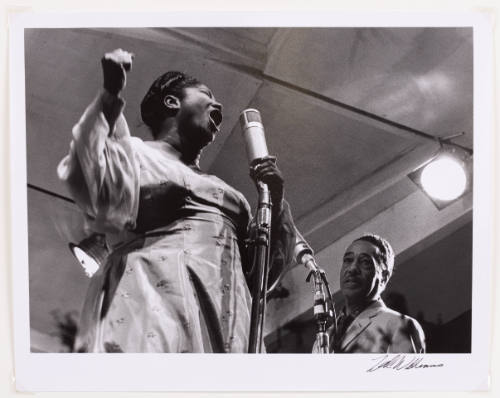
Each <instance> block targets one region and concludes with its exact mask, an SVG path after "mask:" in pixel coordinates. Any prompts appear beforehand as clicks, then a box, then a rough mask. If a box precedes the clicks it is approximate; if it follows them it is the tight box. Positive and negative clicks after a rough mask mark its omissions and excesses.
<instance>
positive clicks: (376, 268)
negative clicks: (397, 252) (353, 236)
mask: <svg viewBox="0 0 500 398" xmlns="http://www.w3.org/2000/svg"><path fill="white" fill-rule="evenodd" d="M377 258H380V250H379V248H378V247H377V246H375V245H373V244H371V243H370V242H366V241H364V240H357V241H354V242H353V243H351V245H350V246H349V247H348V248H347V249H346V251H345V254H344V258H343V262H342V268H341V269H340V289H341V290H342V293H343V295H344V297H345V298H346V299H347V300H348V301H349V302H351V303H363V302H366V301H369V300H372V299H376V298H378V295H379V294H380V293H382V291H383V289H384V287H385V278H383V277H382V273H383V271H382V267H381V265H380V264H379V262H378V260H377Z"/></svg>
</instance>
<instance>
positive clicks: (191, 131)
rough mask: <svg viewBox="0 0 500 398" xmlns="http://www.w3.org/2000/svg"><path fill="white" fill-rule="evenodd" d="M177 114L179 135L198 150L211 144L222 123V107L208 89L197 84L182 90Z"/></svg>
mask: <svg viewBox="0 0 500 398" xmlns="http://www.w3.org/2000/svg"><path fill="white" fill-rule="evenodd" d="M183 93H184V97H183V98H182V100H181V104H180V109H179V113H178V115H177V117H178V121H179V133H180V134H181V136H182V138H183V139H186V140H187V141H188V144H189V145H193V146H197V147H198V146H199V147H200V148H202V147H204V146H205V145H207V144H209V143H210V142H212V141H213V140H214V138H215V134H216V133H217V132H218V131H219V127H220V124H221V122H222V105H221V104H219V103H218V102H217V101H216V100H215V97H214V96H213V94H212V92H211V91H210V89H209V88H208V87H207V86H205V85H203V84H199V85H197V86H194V87H186V88H184V90H183Z"/></svg>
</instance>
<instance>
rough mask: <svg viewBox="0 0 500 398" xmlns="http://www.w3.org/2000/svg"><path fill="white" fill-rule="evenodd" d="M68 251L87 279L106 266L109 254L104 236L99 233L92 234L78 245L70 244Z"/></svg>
mask: <svg viewBox="0 0 500 398" xmlns="http://www.w3.org/2000/svg"><path fill="white" fill-rule="evenodd" d="M69 249H70V250H71V253H72V254H73V255H74V256H75V258H76V259H77V261H78V263H79V264H80V265H81V266H82V267H83V270H84V272H85V275H87V276H88V277H89V278H91V277H92V276H93V275H94V274H95V273H96V272H97V271H98V270H99V268H101V266H102V265H103V264H106V261H107V259H108V257H109V254H110V253H111V251H110V248H109V246H108V243H107V241H106V235H104V234H100V233H93V234H92V235H90V236H88V237H86V238H85V239H83V240H82V241H81V242H80V243H78V244H75V243H70V244H69Z"/></svg>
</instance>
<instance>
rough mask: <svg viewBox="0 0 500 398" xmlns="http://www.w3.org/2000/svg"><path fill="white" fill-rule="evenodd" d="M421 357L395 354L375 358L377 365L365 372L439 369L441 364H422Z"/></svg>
mask: <svg viewBox="0 0 500 398" xmlns="http://www.w3.org/2000/svg"><path fill="white" fill-rule="evenodd" d="M423 360H424V358H422V357H413V356H411V357H409V358H407V357H406V355H402V354H397V355H395V356H390V355H387V354H386V355H383V356H382V357H379V358H375V359H374V361H377V363H376V364H375V365H374V366H372V367H370V368H369V369H367V370H366V371H367V372H375V371H376V370H379V369H393V370H409V369H426V368H441V367H443V366H444V364H443V363H424V362H423Z"/></svg>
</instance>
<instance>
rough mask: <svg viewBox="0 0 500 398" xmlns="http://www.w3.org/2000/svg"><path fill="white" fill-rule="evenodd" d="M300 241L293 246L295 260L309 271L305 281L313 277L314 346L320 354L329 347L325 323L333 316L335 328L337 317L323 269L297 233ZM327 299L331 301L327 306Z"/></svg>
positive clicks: (335, 326) (325, 351) (326, 351)
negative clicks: (315, 330)
mask: <svg viewBox="0 0 500 398" xmlns="http://www.w3.org/2000/svg"><path fill="white" fill-rule="evenodd" d="M299 236H300V238H301V239H302V241H300V242H298V243H297V245H296V248H295V253H296V258H297V262H298V263H299V264H303V265H304V266H305V267H306V268H307V269H308V270H309V271H310V272H309V275H307V278H306V282H309V281H310V280H311V277H312V278H313V279H314V305H313V310H314V319H315V321H316V325H317V332H316V346H317V347H318V352H319V353H320V354H328V353H329V348H330V338H329V336H328V333H327V332H326V324H327V321H328V319H329V318H333V322H334V328H335V330H336V329H337V317H336V316H335V308H334V306H333V298H332V294H331V292H330V288H329V286H328V280H327V279H326V273H325V271H324V270H322V269H321V268H319V267H318V265H317V264H316V261H315V260H314V257H313V256H312V250H311V248H310V247H309V246H308V245H307V244H306V243H305V241H304V240H303V238H302V236H301V235H300V234H299ZM325 288H326V291H327V292H328V300H327V296H326V294H325ZM328 301H330V303H331V308H329V305H328Z"/></svg>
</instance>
